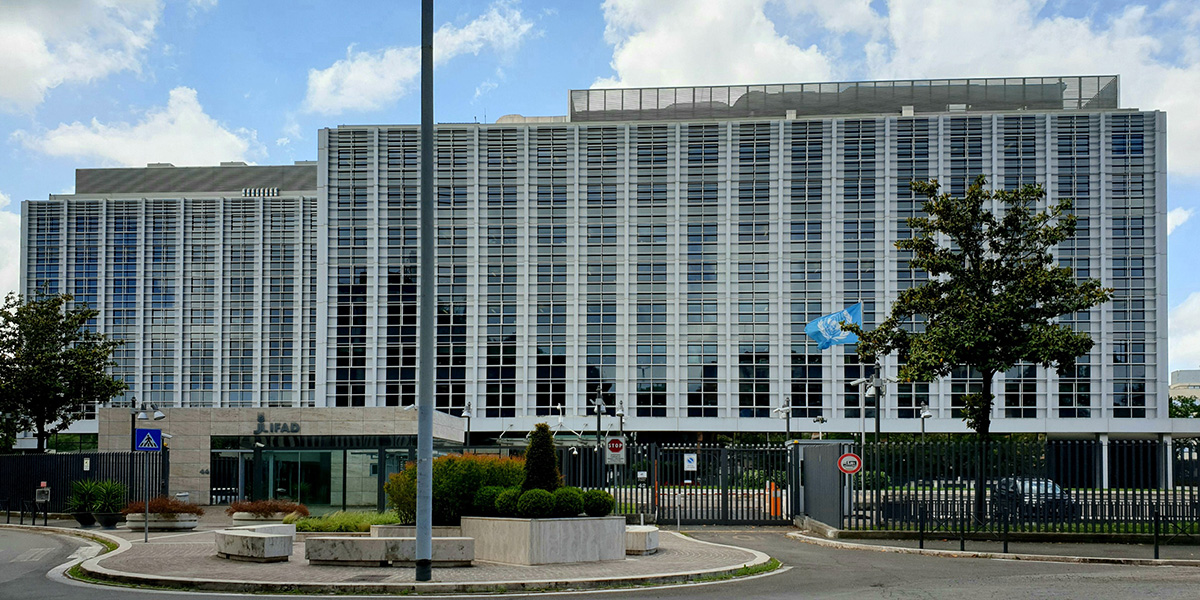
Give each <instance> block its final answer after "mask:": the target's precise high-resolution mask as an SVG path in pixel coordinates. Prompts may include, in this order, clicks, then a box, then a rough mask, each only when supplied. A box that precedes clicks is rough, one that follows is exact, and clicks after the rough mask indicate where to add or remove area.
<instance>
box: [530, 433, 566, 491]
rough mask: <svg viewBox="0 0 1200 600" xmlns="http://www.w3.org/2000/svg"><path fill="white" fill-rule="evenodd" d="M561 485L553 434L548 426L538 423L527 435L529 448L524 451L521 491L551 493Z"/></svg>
mask: <svg viewBox="0 0 1200 600" xmlns="http://www.w3.org/2000/svg"><path fill="white" fill-rule="evenodd" d="M561 485H562V474H561V473H559V472H558V453H557V452H555V451H554V434H553V433H551V432H550V426H549V425H546V424H545V423H538V424H537V425H535V426H534V428H533V432H531V433H530V435H529V446H528V447H527V448H526V449H525V479H524V480H523V481H522V482H521V489H523V490H546V491H547V492H553V491H554V490H557V489H558V488H559V486H561Z"/></svg>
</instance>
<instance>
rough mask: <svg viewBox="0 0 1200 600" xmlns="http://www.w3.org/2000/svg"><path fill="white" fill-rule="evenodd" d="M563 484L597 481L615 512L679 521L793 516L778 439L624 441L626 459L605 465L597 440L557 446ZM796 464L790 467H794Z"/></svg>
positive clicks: (749, 521)
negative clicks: (770, 442)
mask: <svg viewBox="0 0 1200 600" xmlns="http://www.w3.org/2000/svg"><path fill="white" fill-rule="evenodd" d="M559 451H560V459H561V460H560V464H561V465H562V470H563V477H564V479H565V481H566V483H567V485H573V486H576V487H580V488H585V489H586V488H601V489H606V490H608V491H610V492H611V493H612V494H613V497H614V498H615V499H616V503H617V505H616V512H617V513H619V514H640V515H645V516H646V517H647V519H648V520H655V519H656V520H659V521H662V522H679V523H683V524H691V525H697V524H712V525H784V524H788V523H791V520H792V506H793V501H792V499H791V497H790V494H789V493H788V490H789V489H790V488H789V485H788V484H789V477H788V471H789V465H790V464H793V463H792V461H791V460H790V459H789V456H788V451H787V449H785V448H784V447H783V446H749V447H719V446H712V445H695V444H692V445H687V446H681V445H659V444H630V445H628V447H627V455H626V463H625V464H624V465H613V466H605V465H603V452H599V451H597V450H596V449H595V447H586V446H585V447H575V448H560V450H559ZM793 471H794V469H793Z"/></svg>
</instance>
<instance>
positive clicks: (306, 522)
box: [283, 510, 401, 533]
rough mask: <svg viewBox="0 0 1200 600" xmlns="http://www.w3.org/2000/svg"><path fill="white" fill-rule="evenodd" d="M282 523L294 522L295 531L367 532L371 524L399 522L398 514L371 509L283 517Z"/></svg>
mask: <svg viewBox="0 0 1200 600" xmlns="http://www.w3.org/2000/svg"><path fill="white" fill-rule="evenodd" d="M283 522H284V523H289V522H290V523H295V525H296V531H298V532H299V531H316V532H323V533H324V532H334V531H340V532H367V531H371V526H372V525H396V524H399V523H400V522H401V519H400V517H399V515H397V514H396V513H393V512H386V513H377V512H371V511H345V512H343V511H340V510H339V511H337V512H332V513H329V514H327V515H322V516H319V517H304V518H300V519H291V518H290V515H289V518H285V519H284V520H283Z"/></svg>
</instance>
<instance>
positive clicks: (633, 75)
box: [0, 0, 1200, 369]
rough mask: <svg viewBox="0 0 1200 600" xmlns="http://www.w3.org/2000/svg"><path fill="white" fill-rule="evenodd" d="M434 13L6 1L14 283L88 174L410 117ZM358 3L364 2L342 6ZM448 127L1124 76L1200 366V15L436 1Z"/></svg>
mask: <svg viewBox="0 0 1200 600" xmlns="http://www.w3.org/2000/svg"><path fill="white" fill-rule="evenodd" d="M419 6H420V3H419V2H418V1H416V0H407V1H404V2H395V1H392V2H368V1H362V2H354V3H333V2H315V1H298V0H289V1H260V0H256V1H254V2H247V1H242V2H235V1H233V0H170V1H158V0H52V1H47V0H0V82H3V83H0V144H2V149H0V151H2V152H3V153H4V160H0V291H2V290H8V289H13V288H15V287H16V285H17V263H18V260H19V255H18V248H19V245H18V239H19V238H18V227H19V219H18V218H17V217H16V214H17V213H18V212H19V210H20V208H19V204H20V201H21V200H25V199H40V198H45V197H46V196H47V195H48V194H51V193H60V192H70V191H71V190H72V186H73V185H74V169H76V168H81V167H102V166H123V165H133V166H140V165H144V164H145V163H147V162H172V163H174V164H176V165H180V166H182V165H204V164H216V163H217V162H219V161H222V160H244V161H247V162H252V163H258V164H279V163H285V164H286V163H290V162H291V161H294V160H311V159H315V158H316V139H315V138H316V130H317V129H319V128H321V127H330V126H336V125H340V124H351V123H354V124H358V123H414V122H416V121H417V120H418V116H419V112H418V111H419V99H418V95H417V93H416V86H417V83H418V77H417V73H418V66H419V63H418V56H419V54H418V45H419V42H420V30H419V27H420V13H419ZM346 7H350V8H346ZM436 23H437V27H438V32H439V33H438V42H437V47H438V59H437V70H436V78H435V86H436V103H437V108H436V118H437V120H438V121H442V122H463V121H466V122H470V121H476V120H478V121H481V122H482V121H488V122H491V121H495V119H496V118H497V117H499V116H501V115H504V114H509V113H521V114H525V115H561V114H564V113H565V111H566V92H567V90H568V89H572V88H586V87H593V86H603V87H611V86H654V85H688V84H706V83H713V84H721V83H766V82H774V83H779V82H803V81H830V80H853V79H886V78H905V79H907V78H928V77H974V76H1012V75H1068V74H1070V75H1074V74H1110V73H1115V74H1119V75H1121V76H1122V90H1121V94H1122V104H1123V105H1124V106H1129V107H1139V108H1157V109H1162V110H1166V111H1167V113H1168V128H1169V133H1168V143H1169V161H1168V169H1169V173H1168V182H1169V183H1168V194H1169V209H1170V210H1171V217H1170V219H1169V221H1170V229H1171V234H1170V236H1169V237H1168V249H1169V256H1170V260H1169V267H1168V270H1169V283H1168V287H1169V305H1170V309H1171V311H1170V320H1171V327H1170V329H1171V332H1170V333H1171V353H1170V365H1171V368H1172V369H1180V368H1197V367H1198V366H1200V269H1197V268H1196V267H1195V266H1194V262H1195V261H1194V257H1195V256H1197V255H1200V5H1198V4H1197V3H1195V2H1187V1H1176V0H1168V1H1163V2H1148V3H1145V4H1125V3H1120V2H1112V1H1103V2H1083V1H1073V0H1072V1H1066V0H1060V1H1037V0H972V1H971V2H962V1H961V0H889V1H886V2H885V1H874V2H872V1H870V0H607V1H605V2H598V1H593V2H553V1H549V0H546V1H535V0H521V1H518V0H478V1H475V0H463V1H458V2H445V1H443V2H439V3H438V6H437V7H436Z"/></svg>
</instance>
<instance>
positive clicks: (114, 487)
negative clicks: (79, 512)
mask: <svg viewBox="0 0 1200 600" xmlns="http://www.w3.org/2000/svg"><path fill="white" fill-rule="evenodd" d="M125 494H126V491H125V485H124V484H122V483H121V482H119V481H113V480H111V479H105V480H102V481H97V482H96V497H95V501H94V502H93V503H92V507H91V509H92V512H94V513H117V512H121V509H122V508H124V507H125Z"/></svg>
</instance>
